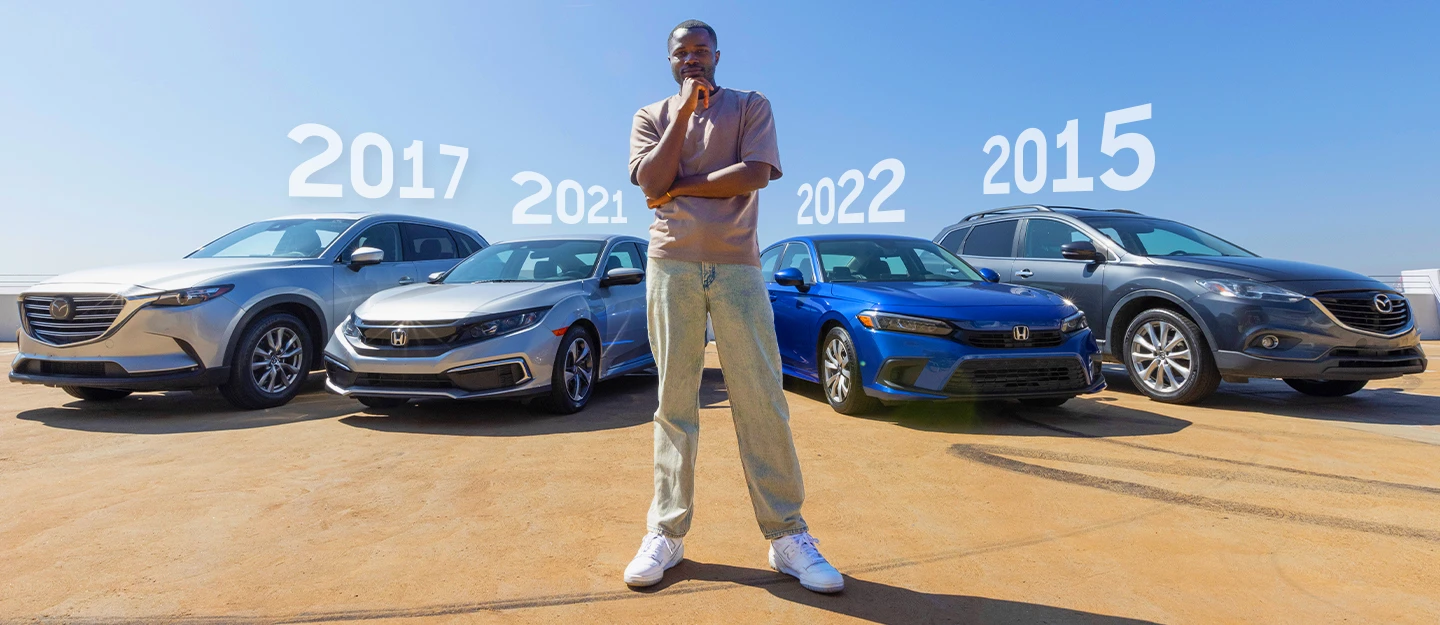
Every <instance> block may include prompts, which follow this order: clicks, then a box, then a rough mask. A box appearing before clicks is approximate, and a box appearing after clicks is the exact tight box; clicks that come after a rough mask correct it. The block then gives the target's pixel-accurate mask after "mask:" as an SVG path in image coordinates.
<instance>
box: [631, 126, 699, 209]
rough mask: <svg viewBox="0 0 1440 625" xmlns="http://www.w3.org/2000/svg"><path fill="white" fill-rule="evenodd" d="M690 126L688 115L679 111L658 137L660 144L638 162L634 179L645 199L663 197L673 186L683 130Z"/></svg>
mask: <svg viewBox="0 0 1440 625" xmlns="http://www.w3.org/2000/svg"><path fill="white" fill-rule="evenodd" d="M689 125H690V115H689V114H687V113H685V112H684V111H681V112H680V114H679V115H677V116H676V118H675V119H674V120H673V121H672V122H671V123H670V126H669V127H667V128H666V129H665V133H664V134H662V135H661V136H660V143H659V144H657V145H656V146H655V149H653V150H651V151H650V153H649V154H646V155H645V158H643V159H641V160H640V167H639V169H638V170H637V171H636V173H635V179H636V180H637V181H639V182H640V190H641V191H642V192H644V193H645V197H647V198H654V197H660V196H662V195H665V192H666V191H669V190H670V187H672V186H674V184H675V176H676V175H677V174H679V173H680V151H681V149H682V148H683V147H684V145H685V129H686V128H687V127H688V126H689Z"/></svg>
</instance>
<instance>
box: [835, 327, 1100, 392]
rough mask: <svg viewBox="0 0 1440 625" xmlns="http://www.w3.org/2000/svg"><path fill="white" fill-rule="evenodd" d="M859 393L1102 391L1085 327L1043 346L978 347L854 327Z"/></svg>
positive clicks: (1095, 349)
mask: <svg viewBox="0 0 1440 625" xmlns="http://www.w3.org/2000/svg"><path fill="white" fill-rule="evenodd" d="M852 339H853V340H854V341H855V342H856V349H857V351H858V352H859V353H860V354H864V355H867V356H866V357H865V358H863V359H862V362H861V374H862V375H863V376H865V380H866V384H865V394H866V395H869V396H871V397H875V398H877V399H880V400H882V401H887V402H890V401H895V402H900V401H934V400H981V399H1020V398H1031V397H1035V398H1039V397H1073V396H1076V395H1084V394H1089V393H1098V392H1100V391H1102V390H1104V389H1105V376H1104V375H1103V374H1102V373H1101V370H1100V357H1099V348H1098V347H1097V346H1096V345H1095V340H1094V338H1093V337H1092V335H1091V334H1090V332H1089V331H1088V330H1084V331H1081V332H1077V333H1075V334H1073V335H1071V336H1070V337H1068V338H1067V339H1066V340H1065V341H1064V342H1063V343H1061V344H1060V345H1057V346H1055V347H1047V348H1016V349H984V348H978V347H974V346H970V345H966V344H964V343H960V342H958V341H956V340H954V339H951V338H947V337H936V336H925V335H918V334H904V333H899V332H885V331H874V330H859V331H857V332H856V333H855V334H853V335H852Z"/></svg>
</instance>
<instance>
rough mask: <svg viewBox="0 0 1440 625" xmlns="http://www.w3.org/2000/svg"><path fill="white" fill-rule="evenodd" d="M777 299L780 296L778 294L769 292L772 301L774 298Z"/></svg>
mask: <svg viewBox="0 0 1440 625" xmlns="http://www.w3.org/2000/svg"><path fill="white" fill-rule="evenodd" d="M777 299H780V296H779V295H776V294H774V293H771V294H770V301H772V302H773V301H775V300H777Z"/></svg>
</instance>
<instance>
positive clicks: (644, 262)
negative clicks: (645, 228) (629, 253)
mask: <svg viewBox="0 0 1440 625" xmlns="http://www.w3.org/2000/svg"><path fill="white" fill-rule="evenodd" d="M635 247H637V248H639V250H640V268H642V269H646V270H647V271H648V270H649V267H650V244H649V243H636V244H635Z"/></svg>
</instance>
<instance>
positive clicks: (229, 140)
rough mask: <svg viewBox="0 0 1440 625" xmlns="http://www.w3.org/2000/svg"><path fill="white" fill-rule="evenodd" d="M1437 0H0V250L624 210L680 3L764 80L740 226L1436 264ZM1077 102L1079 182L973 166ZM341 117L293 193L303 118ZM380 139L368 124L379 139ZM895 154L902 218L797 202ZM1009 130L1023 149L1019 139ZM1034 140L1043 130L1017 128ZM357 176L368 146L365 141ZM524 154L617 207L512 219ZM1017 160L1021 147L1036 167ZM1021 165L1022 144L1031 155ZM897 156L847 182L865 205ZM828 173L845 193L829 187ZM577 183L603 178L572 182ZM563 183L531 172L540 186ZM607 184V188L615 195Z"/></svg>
mask: <svg viewBox="0 0 1440 625" xmlns="http://www.w3.org/2000/svg"><path fill="white" fill-rule="evenodd" d="M1435 7H1436V5H1434V4H1433V3H1419V2H1415V3H1399V2H1397V3H1383V4H1382V3H1370V4H1360V3H1352V4H1339V3H1317V2H1304V3H1299V2H1296V3H1266V4H1265V5H1264V6H1256V3H1205V4H1198V3H1197V4H1183V5H1182V4H1179V3H1105V4H1100V3H1024V4H1018V3H1017V4H1014V5H1011V4H1001V3H962V2H955V3H950V2H945V3H940V2H936V3H903V4H900V3H895V4H890V3H885V4H877V3H840V2H823V3H822V2H815V3H803V4H802V3H790V2H786V3H777V2H746V3H726V4H723V5H722V4H720V3H710V2H671V3H665V4H653V3H641V2H607V1H604V0H562V1H557V2H548V1H547V2H534V3H499V2H496V3H480V2H475V3H464V2H453V3H438V2H436V3H422V4H418V5H415V6H411V5H409V4H403V5H402V4H398V3H370V4H363V3H362V4H356V3H343V4H342V3H333V4H322V3H281V2H266V3H246V4H240V3H195V2H176V3H153V2H146V3H127V4H124V5H121V4H118V3H115V4H101V3H90V4H63V5H62V4H45V5H42V4H39V3H36V4H29V5H22V4H18V3H6V4H0V84H3V85H4V88H3V89H0V211H3V213H4V216H5V222H4V223H6V224H7V225H9V226H10V227H9V228H7V231H8V232H7V236H6V237H5V239H4V242H3V243H0V273H44V274H49V273H58V272H62V271H67V270H72V269H78V268H82V267H86V266H94V265H103V264H113V263H117V262H129V261H144V260H158V259H164V258H172V257H176V256H180V255H183V254H185V253H187V252H189V251H190V250H191V249H193V248H194V247H196V246H197V245H199V244H201V243H204V242H205V241H207V240H209V239H211V238H213V237H215V236H218V235H220V234H222V233H223V232H225V231H228V230H229V229H232V228H234V227H237V226H239V225H241V224H243V223H245V222H248V221H252V220H255V219H259V218H263V217H269V216H275V215H281V214H289V213H297V212H314V211H332V210H384V211H398V212H406V213H413V214H422V215H428V216H432V217H438V218H442V219H450V220H454V221H458V222H461V223H465V224H468V225H471V226H473V227H475V228H477V229H479V230H480V231H481V232H482V233H484V234H485V235H486V236H487V237H488V238H490V239H491V240H499V239H505V238H514V237H520V236H526V235H531V234H540V233H549V232H556V231H565V230H572V231H606V230H610V231H625V232H631V233H634V234H643V233H644V232H645V229H646V226H647V225H648V222H649V217H648V213H647V211H645V210H643V205H642V203H641V201H640V198H641V196H640V192H639V189H638V188H635V187H633V186H631V185H630V184H629V182H628V179H627V174H626V169H625V161H626V156H627V154H626V145H627V144H626V140H627V136H628V133H629V124H630V118H631V116H632V114H633V113H634V111H635V110H636V109H637V108H639V107H640V106H642V105H644V104H647V103H649V102H653V101H655V100H658V99H660V98H662V97H664V96H666V95H668V94H669V93H671V92H673V90H674V88H675V86H674V82H673V81H672V79H671V78H670V75H669V70H668V67H667V65H666V59H665V48H664V40H665V35H666V32H667V31H668V29H669V28H670V27H671V26H672V25H674V24H675V23H677V22H679V21H681V20H683V19H687V18H699V19H704V20H706V21H708V22H710V23H711V24H712V25H714V26H715V27H716V29H717V30H718V31H719V35H720V46H719V47H720V50H721V51H722V60H721V63H720V67H719V71H718V73H717V76H718V79H719V82H720V83H721V84H722V85H724V86H729V87H734V88H741V89H754V90H759V91H762V92H764V93H765V94H766V95H767V96H769V98H770V99H771V101H772V103H773V106H774V110H775V114H776V117H777V123H778V128H779V138H780V148H781V156H782V161H783V165H784V170H785V176H784V178H782V179H780V180H778V181H775V182H774V183H772V184H771V186H770V187H769V188H767V189H766V190H765V191H763V192H762V196H761V197H762V200H761V210H762V217H761V232H760V238H761V243H762V244H764V243H767V242H769V241H773V240H775V239H778V238H781V237H783V236H789V235H792V234H798V233H807V232H808V233H821V232H892V233H900V234H912V235H915V236H921V237H925V238H930V237H932V236H933V235H934V234H935V233H936V232H937V231H938V230H939V229H940V228H941V227H942V226H944V225H946V224H949V223H953V222H954V221H956V220H958V219H959V218H960V217H962V216H964V215H965V214H967V213H969V212H973V211H977V210H980V209H984V208H991V207H996V206H1003V205H1009V204H1022V203H1030V202H1054V203H1064V204H1076V205H1082V206H1098V207H1125V208H1130V209H1135V210H1140V211H1143V212H1147V213H1152V214H1156V215H1161V216H1165V217H1170V218H1175V219H1179V220H1182V221H1185V222H1188V223H1191V224H1193V225H1195V226H1197V227H1200V228H1202V229H1205V230H1209V231H1211V232H1213V233H1216V234H1219V235H1221V236H1223V237H1225V238H1228V239H1230V240H1233V241H1235V242H1237V243H1239V244H1241V245H1243V246H1245V247H1247V248H1249V249H1251V250H1254V251H1256V252H1258V253H1260V254H1262V255H1266V256H1275V257H1283V258H1291V259H1296V260H1305V261H1311V262H1319V263H1324V264H1331V265H1336V266H1341V267H1345V268H1349V269H1354V270H1357V271H1362V272H1365V273H1371V274H1390V273H1398V271H1399V270H1401V269H1409V268H1420V267H1435V266H1440V245H1437V242H1440V210H1437V209H1440V202H1437V200H1436V198H1437V197H1440V182H1437V181H1440V175H1437V174H1440V157H1437V151H1436V149H1435V146H1436V145H1437V143H1440V130H1437V126H1436V123H1435V112H1436V111H1437V110H1440V81H1437V80H1436V77H1437V76H1440V54H1437V53H1436V52H1435V51H1434V49H1433V47H1432V44H1431V43H1430V42H1431V40H1432V39H1433V32H1432V30H1433V26H1434V24H1436V23H1440V20H1437V17H1440V10H1437V9H1436V8H1435ZM1147 103H1148V104H1151V105H1152V114H1153V117H1152V119H1150V120H1147V121H1143V122H1137V123H1135V124H1133V125H1127V126H1123V127H1122V130H1121V132H1124V131H1126V130H1130V131H1134V132H1140V133H1143V134H1144V135H1145V136H1146V137H1147V138H1148V139H1149V140H1150V141H1151V143H1152V145H1153V146H1154V149H1155V154H1156V157H1155V162H1156V167H1155V171H1154V174H1153V176H1152V177H1151V178H1150V179H1149V181H1148V182H1146V184H1145V185H1144V186H1142V187H1140V188H1139V189H1136V190H1134V191H1126V192H1120V191H1113V190H1110V189H1107V188H1106V187H1105V186H1104V185H1103V184H1101V181H1100V178H1099V177H1100V174H1101V172H1103V171H1105V170H1106V169H1108V168H1110V167H1114V168H1115V169H1116V171H1117V172H1121V173H1127V172H1129V171H1131V170H1132V169H1133V168H1134V167H1135V157H1134V155H1133V153H1126V152H1121V153H1120V154H1118V155H1117V156H1116V157H1115V158H1111V157H1109V156H1105V155H1103V154H1101V153H1100V150H1099V147H1100V139H1101V131H1102V121H1103V119H1104V116H1105V113H1106V112H1107V111H1116V110H1120V109H1124V108H1127V107H1132V106H1136V105H1140V104H1147ZM1070 119H1078V120H1079V124H1080V148H1079V155H1080V175H1082V176H1091V177H1093V178H1094V186H1095V190H1094V191H1092V192H1081V193H1053V192H1051V191H1050V186H1049V185H1048V184H1047V185H1046V186H1045V187H1044V189H1043V190H1042V191H1040V192H1038V193H1035V194H1033V195H1027V194H1023V193H1020V192H1019V191H1018V190H1017V189H1016V188H1015V183H1014V176H1013V171H1012V170H1011V163H1013V161H1011V163H1007V164H1006V166H1005V168H1003V170H1002V173H1001V175H999V176H997V178H996V181H1007V182H1010V184H1011V187H1012V188H1011V192H1010V194H1008V195H984V194H982V192H981V183H982V178H983V177H984V174H985V172H986V170H987V168H989V166H990V164H991V162H992V161H993V160H994V156H993V155H987V154H986V153H984V152H983V151H982V147H983V146H984V145H985V143H986V140H987V139H988V138H990V137H991V136H993V135H1003V136H1005V137H1007V139H1008V141H1009V142H1011V143H1012V144H1013V143H1014V142H1015V141H1016V138H1017V137H1018V136H1019V135H1020V133H1021V132H1022V131H1024V130H1025V129H1027V128H1031V127H1035V128H1038V129H1040V130H1041V131H1043V132H1044V134H1045V135H1047V136H1048V141H1049V150H1048V164H1049V174H1050V175H1049V178H1050V179H1052V180H1053V179H1055V178H1059V177H1060V176H1061V175H1062V172H1063V170H1064V166H1065V156H1064V154H1065V153H1064V151H1063V150H1062V149H1059V148H1057V147H1056V145H1055V135H1056V134H1057V133H1059V132H1060V131H1061V130H1062V129H1063V128H1064V126H1065V123H1066V122H1067V121H1068V120H1070ZM307 122H313V123H319V124H324V125H326V126H328V127H330V128H332V129H334V130H335V131H336V132H337V133H338V134H339V135H340V137H341V138H342V140H343V141H345V143H346V148H345V153H344V155H343V156H342V158H341V159H340V161H338V162H336V163H335V164H334V165H331V166H329V167H327V168H325V169H323V170H321V171H320V172H319V173H317V174H315V175H314V176H313V177H312V178H311V181H312V182H325V183H341V184H342V185H343V191H344V197H342V198H338V199H337V198H301V197H289V196H288V194H287V189H288V187H287V180H288V179H289V176H290V173H291V171H292V170H293V169H295V168H296V166H298V165H300V164H301V163H302V162H304V161H306V159H309V158H311V157H312V156H314V155H316V154H318V153H319V152H320V150H321V143H322V142H321V141H320V140H319V139H311V140H310V142H308V143H305V144H303V145H300V144H296V143H295V142H293V141H291V140H290V139H288V138H287V137H286V134H287V133H288V132H289V131H290V129H291V128H294V127H295V126H297V125H299V124H301V123H307ZM363 132H374V133H379V134H380V135H382V136H384V137H385V138H386V139H387V140H388V141H389V143H390V144H391V145H392V146H393V147H394V152H395V157H394V159H395V185H394V186H395V187H396V189H398V188H399V187H400V186H402V185H405V184H409V181H410V169H409V167H410V164H409V163H408V162H405V161H403V160H402V158H401V150H402V149H403V148H404V147H405V146H408V145H409V144H410V142H411V141H412V140H417V139H418V140H421V141H423V142H424V144H425V164H426V172H425V178H426V184H427V185H428V186H432V187H435V188H436V191H437V197H438V196H439V195H443V193H444V189H445V186H446V183H447V181H448V179H449V175H450V174H449V172H450V168H451V163H453V159H451V158H449V157H442V156H441V155H439V154H438V153H437V150H438V146H439V144H442V143H445V144H451V145H458V146H464V147H467V148H469V150H470V158H469V161H468V164H467V166H466V169H465V172H464V176H463V177H462V179H461V182H460V184H459V187H458V189H457V193H456V195H455V197H454V198H453V199H449V200H445V199H428V200H427V199H400V198H398V197H397V196H398V193H397V191H395V190H392V191H391V192H390V193H389V194H388V195H387V196H385V197H383V198H380V199H366V198H362V197H360V196H359V195H358V194H356V193H355V192H354V190H353V188H352V187H351V186H350V182H349V179H350V176H349V161H350V150H349V145H348V144H349V142H350V141H351V140H352V139H353V138H354V137H355V136H356V135H359V134H360V133H363ZM372 152H373V151H372ZM887 158H895V159H899V160H900V161H902V162H903V163H904V166H905V170H906V176H905V181H904V183H903V185H902V186H901V187H900V188H899V190H898V191H896V192H895V193H894V194H893V195H892V196H891V197H890V198H889V199H888V200H887V201H886V203H885V205H884V207H885V208H904V209H905V210H906V220H905V222H904V223H882V224H843V225H842V224H838V223H831V224H828V225H820V224H816V225H811V226H801V225H797V224H796V217H797V211H798V209H799V206H800V202H801V198H800V197H799V196H797V195H796V193H797V190H798V189H799V188H800V186H801V185H802V184H804V183H810V184H812V185H813V184H815V183H817V182H818V181H819V180H820V179H821V178H822V177H829V178H832V179H839V178H840V176H841V175H842V173H844V172H845V171H847V170H849V169H859V170H861V171H862V172H865V173H868V172H869V170H870V168H871V167H872V166H873V165H875V164H876V163H877V162H879V161H881V160H882V159H887ZM1012 158H1013V154H1012ZM1029 158H1030V159H1032V161H1033V158H1034V153H1033V150H1032V151H1031V153H1030V155H1029ZM366 163H367V179H369V180H370V181H371V182H373V181H375V180H377V179H378V177H379V165H378V158H372V159H370V160H367V161H366ZM521 171H535V172H539V173H541V174H543V175H544V176H546V177H547V178H548V179H549V180H550V181H551V182H552V184H555V185H558V184H559V183H560V181H562V180H566V179H570V180H575V181H577V182H579V183H580V185H581V186H582V187H583V188H589V187H591V186H592V185H601V186H603V187H604V188H606V189H608V190H612V191H614V190H619V191H622V192H623V195H624V198H625V214H626V216H627V217H628V218H629V222H628V223H627V224H624V225H614V224H612V225H586V224H580V225H573V226H572V225H566V224H562V223H560V222H559V221H556V222H555V223H553V224H552V225H550V226H527V225H514V224H511V223H510V222H511V213H512V207H513V206H514V205H515V204H516V203H517V202H519V201H520V200H521V199H522V198H524V197H526V196H528V195H530V194H531V193H532V192H534V190H535V187H534V185H531V186H528V187H521V186H520V185H517V184H515V183H514V182H512V181H511V177H512V176H514V175H515V174H516V173H518V172H521ZM1028 171H1029V172H1033V165H1032V169H1030V170H1028ZM1026 175H1027V176H1028V175H1033V173H1027V174H1026ZM887 179H888V175H882V177H881V179H880V180H878V181H871V180H866V183H867V186H866V188H865V191H864V193H863V194H862V195H861V196H860V200H859V201H858V202H856V204H855V207H856V208H857V209H860V210H861V211H862V212H863V209H864V207H865V206H866V205H868V203H869V202H870V199H871V198H872V197H873V196H874V194H875V192H876V191H878V190H879V189H880V188H881V187H882V186H884V182H885V181H886V180H887ZM844 194H845V192H844V191H842V192H841V197H843V196H844ZM592 201H593V200H592ZM540 209H547V210H548V211H549V212H550V213H551V214H553V213H554V211H555V209H554V198H553V196H552V197H551V198H550V199H549V200H547V201H546V202H544V203H542V204H541V205H539V206H537V208H536V210H537V211H538V210H540ZM609 210H610V209H608V208H607V209H606V212H607V213H608V212H609Z"/></svg>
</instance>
